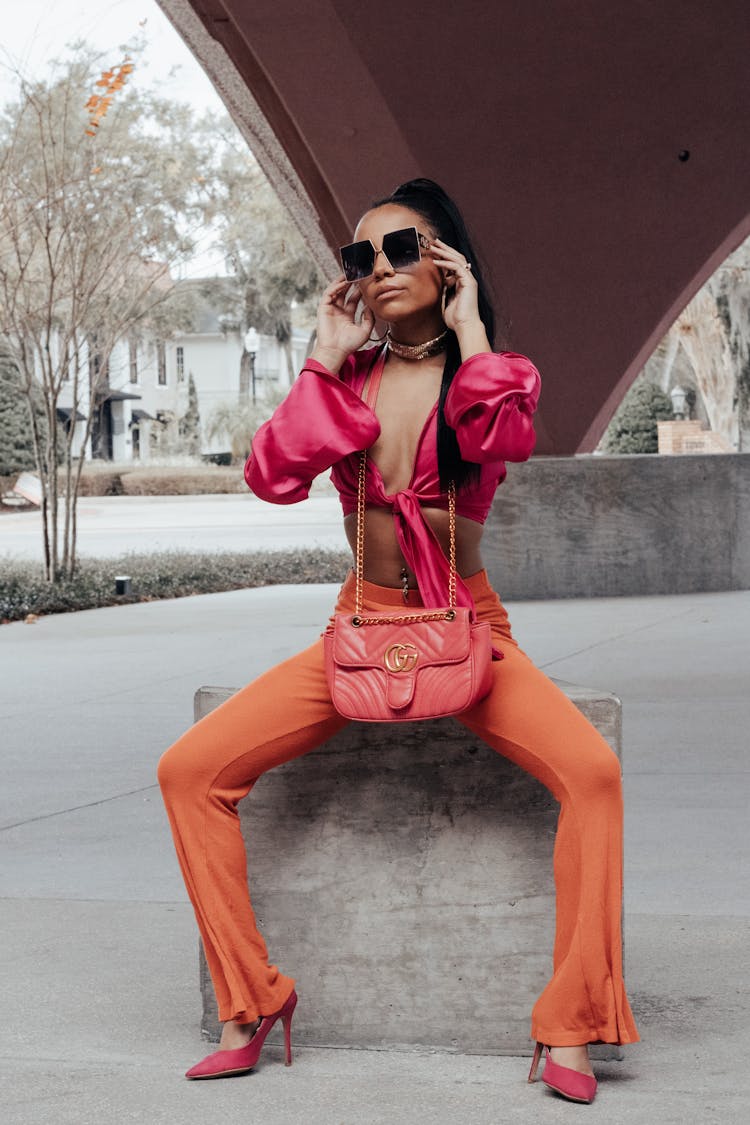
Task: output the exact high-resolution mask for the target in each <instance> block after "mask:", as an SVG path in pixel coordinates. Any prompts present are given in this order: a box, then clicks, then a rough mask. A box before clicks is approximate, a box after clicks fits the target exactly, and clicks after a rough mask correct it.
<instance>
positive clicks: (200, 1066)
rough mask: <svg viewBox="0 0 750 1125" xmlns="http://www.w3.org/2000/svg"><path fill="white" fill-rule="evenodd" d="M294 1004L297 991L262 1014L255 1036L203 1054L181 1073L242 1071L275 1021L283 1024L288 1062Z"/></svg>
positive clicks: (217, 1075)
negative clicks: (244, 1042) (233, 1046)
mask: <svg viewBox="0 0 750 1125" xmlns="http://www.w3.org/2000/svg"><path fill="white" fill-rule="evenodd" d="M296 1006H297V993H296V991H295V990H294V989H292V993H291V995H290V996H289V998H288V999H287V1000H286V1001H285V1003H284V1005H283V1007H281V1008H279V1010H278V1012H274V1013H273V1015H270V1016H262V1017H261V1021H260V1024H259V1026H258V1029H257V1031H256V1032H255V1035H253V1037H252V1039H251V1040H250V1042H249V1043H248V1044H247V1046H245V1047H238V1048H237V1050H233V1051H214V1052H213V1054H212V1055H206V1057H205V1059H201V1061H200V1062H199V1063H196V1064H195V1066H191V1067H190V1070H188V1071H186V1072H185V1077H186V1078H223V1077H224V1075H227V1074H244V1073H245V1071H247V1070H252V1068H253V1067H254V1066H255V1064H256V1063H257V1061H258V1059H259V1058H260V1052H261V1051H262V1049H263V1044H264V1043H265V1041H266V1036H267V1035H268V1033H269V1031H270V1030H271V1028H272V1027H273V1025H274V1024H275V1023H276V1021H277V1020H279V1019H280V1020H281V1021H282V1023H283V1025H284V1064H285V1066H291V1065H292V1016H293V1015H294V1009H295V1008H296Z"/></svg>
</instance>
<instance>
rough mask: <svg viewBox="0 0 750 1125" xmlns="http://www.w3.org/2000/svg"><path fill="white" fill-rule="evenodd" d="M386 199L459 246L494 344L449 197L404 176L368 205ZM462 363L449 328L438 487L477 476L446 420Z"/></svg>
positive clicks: (475, 268)
mask: <svg viewBox="0 0 750 1125" xmlns="http://www.w3.org/2000/svg"><path fill="white" fill-rule="evenodd" d="M387 203H397V204H399V205H400V206H401V207H408V208H410V210H412V211H416V212H417V214H418V215H421V216H422V218H423V219H425V221H426V222H427V223H429V225H430V226H431V227H432V229H433V230H434V232H435V234H436V235H437V237H438V238H440V239H442V241H443V242H446V243H447V244H448V245H449V246H452V247H453V248H454V249H455V250H459V251H460V252H461V253H462V254H463V255H464V256H465V258H466V260H467V261H468V262H471V272H472V274H473V276H474V278H475V280H476V282H477V285H478V286H479V294H478V305H479V316H480V319H481V321H482V323H483V324H484V327H485V331H486V332H487V339H488V340H489V343H490V347H491V348H494V346H495V313H494V310H493V308H492V304H491V302H490V298H489V293H488V290H487V286H486V285H485V283H484V280H483V278H482V267H481V263H480V261H479V259H478V257H477V254H476V251H475V250H474V247H473V246H472V244H471V239H470V238H469V232H468V231H467V229H466V223H465V222H464V220H463V216H462V215H461V212H460V211H459V209H458V207H457V206H456V204H455V203H454V201H453V200H452V199H451V197H450V196H449V195H448V194H447V192H445V191H444V190H443V188H441V187H440V185H439V184H436V183H435V181H434V180H427V179H416V180H407V182H406V183H404V184H400V185H399V186H398V187H397V188H396V190H395V191H393V192H391V194H390V195H387V196H386V197H385V198H384V199H376V200H375V202H374V203H372V204H371V208H374V207H383V206H385V204H387ZM460 366H461V350H460V348H459V346H458V338H457V336H456V334H455V332H452V331H450V330H449V331H448V346H447V351H446V355H445V366H444V367H443V381H442V383H441V386H440V401H439V404H438V421H437V450H438V473H439V476H440V487H441V488H442V489H444V490H447V488H448V484H449V483H450V481H451V480H454V481H455V482H456V488H460V487H461V486H462V485H464V484H471V483H473V482H475V481H476V480H478V478H479V466H478V465H476V464H475V463H474V462H473V461H464V459H463V458H462V456H461V451H460V450H459V448H458V441H457V439H456V431H455V430H453V429H452V428H451V427H450V426H449V425H448V423H447V422H446V420H445V411H444V406H445V399H446V396H447V394H448V390H449V388H450V385H451V383H452V382H453V378H454V376H455V374H456V372H457V371H458V369H459V367H460Z"/></svg>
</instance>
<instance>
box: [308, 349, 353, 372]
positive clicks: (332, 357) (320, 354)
mask: <svg viewBox="0 0 750 1125" xmlns="http://www.w3.org/2000/svg"><path fill="white" fill-rule="evenodd" d="M348 354H349V353H348V352H342V351H340V350H339V349H338V348H325V347H321V345H320V344H318V345H316V347H315V349H314V351H312V352H311V353H310V359H314V360H317V362H318V363H320V364H322V365H323V367H325V368H327V369H328V370H329V371H330V372H331V373H332V374H333V375H338V373H339V371H340V370H341V368H342V367H343V366H344V360H345V359H346V357H347V355H348Z"/></svg>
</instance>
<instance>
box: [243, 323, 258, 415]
mask: <svg viewBox="0 0 750 1125" xmlns="http://www.w3.org/2000/svg"><path fill="white" fill-rule="evenodd" d="M259 345H260V336H259V335H258V333H257V332H256V330H255V329H254V328H248V330H247V332H246V333H245V351H246V352H247V353H248V354H249V356H250V382H251V385H252V388H253V403H254V402H255V355H256V352H257V351H258V346H259Z"/></svg>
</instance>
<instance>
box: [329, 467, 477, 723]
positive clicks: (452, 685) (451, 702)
mask: <svg viewBox="0 0 750 1125" xmlns="http://www.w3.org/2000/svg"><path fill="white" fill-rule="evenodd" d="M366 457H367V454H366V453H365V452H363V453H362V454H361V455H360V465H359V488H358V497H357V560H356V578H357V583H356V596H355V612H354V614H347V613H337V614H336V615H335V617H334V623H333V629H332V630H331V631H330V632H326V633H325V634H324V636H323V645H324V653H325V666H326V676H327V678H328V687H329V690H330V692H331V699H332V700H333V705H334V707H335V708H336V710H337V711H338V712H339V714H340V715H343V716H344V718H347V719H357V720H359V721H364V722H369V723H392V722H398V721H399V720H402V721H406V720H414V719H437V718H439V717H440V716H442V715H456V714H459V713H460V712H462V711H466V710H468V708H469V707H471V706H472V705H473V704H474V703H478V702H479V700H480V699H483V698H484V696H485V695H487V694H488V692H489V691H490V688H491V687H492V639H491V636H490V625H489V622H475V621H473V620H472V612H471V610H469V609H464V608H457V607H456V490H455V486H454V485H453V483H451V486H450V489H449V493H448V501H449V505H448V511H449V516H450V575H449V585H448V606H447V607H446V608H443V609H425V610H417V611H415V612H413V613H408V612H406V613H404V612H396V613H380V614H378V615H377V616H376V617H368V616H366V615H363V613H362V580H363V575H364V532H363V528H364V509H365V499H364V480H365V466H366Z"/></svg>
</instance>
